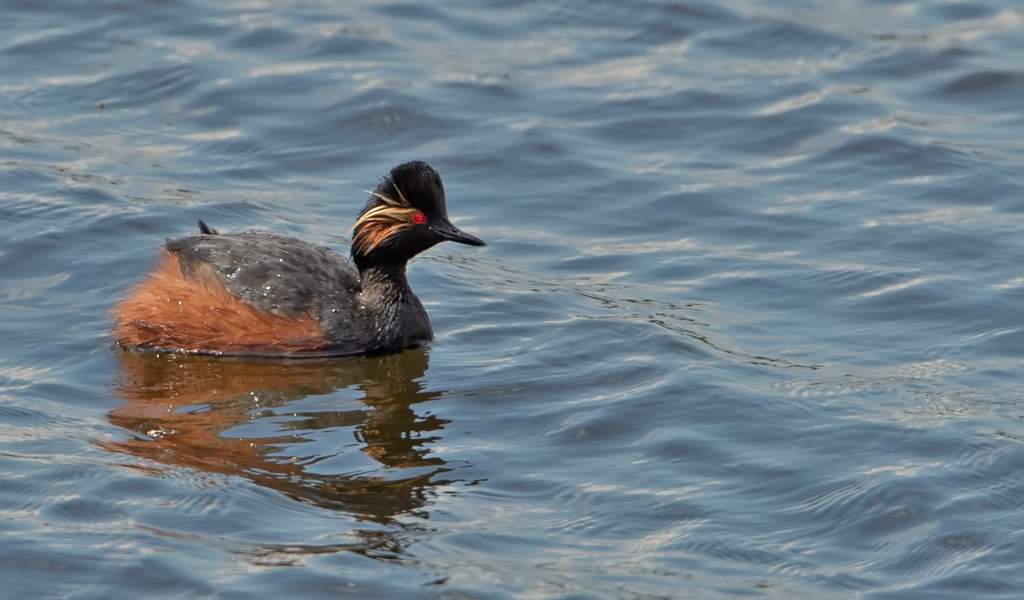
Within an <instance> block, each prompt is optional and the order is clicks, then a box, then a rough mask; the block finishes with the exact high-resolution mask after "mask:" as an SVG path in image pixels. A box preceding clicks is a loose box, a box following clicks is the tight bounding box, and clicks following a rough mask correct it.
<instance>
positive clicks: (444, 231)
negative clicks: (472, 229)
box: [431, 222, 487, 246]
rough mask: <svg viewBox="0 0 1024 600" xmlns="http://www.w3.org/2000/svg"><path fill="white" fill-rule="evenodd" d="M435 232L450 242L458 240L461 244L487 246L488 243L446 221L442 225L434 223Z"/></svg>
mask: <svg viewBox="0 0 1024 600" xmlns="http://www.w3.org/2000/svg"><path fill="white" fill-rule="evenodd" d="M431 229H433V230H434V233H436V234H437V235H439V236H441V237H442V238H443V239H446V240H448V241H450V242H458V243H460V244H469V245H470V246H486V245H487V244H486V243H485V242H484V241H483V240H482V239H480V238H478V237H476V236H474V235H469V234H468V233H466V232H465V231H462V230H461V229H459V228H458V227H456V226H454V225H452V224H451V223H448V222H445V223H441V224H440V225H434V226H433V227H431Z"/></svg>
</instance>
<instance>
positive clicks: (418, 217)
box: [412, 212, 427, 225]
mask: <svg viewBox="0 0 1024 600" xmlns="http://www.w3.org/2000/svg"><path fill="white" fill-rule="evenodd" d="M412 222H413V223H415V224H417V225H422V224H424V223H426V222H427V215H425V214H423V213H421V212H418V213H414V214H413V215H412Z"/></svg>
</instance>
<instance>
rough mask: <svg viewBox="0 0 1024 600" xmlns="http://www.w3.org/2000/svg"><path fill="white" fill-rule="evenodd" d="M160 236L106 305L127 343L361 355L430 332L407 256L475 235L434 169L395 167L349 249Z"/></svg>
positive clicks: (269, 238) (249, 236) (426, 337)
mask: <svg viewBox="0 0 1024 600" xmlns="http://www.w3.org/2000/svg"><path fill="white" fill-rule="evenodd" d="M199 228H200V234H199V235H194V236H189V237H183V238H179V239H176V240H168V242H167V244H166V245H165V246H164V249H165V252H164V257H163V261H162V262H161V264H160V266H159V268H158V269H157V271H156V272H155V273H153V274H152V275H151V276H150V277H149V278H147V279H146V280H144V281H143V282H141V283H140V284H138V285H137V286H136V287H135V288H134V289H133V290H132V292H131V294H130V295H129V297H128V298H126V299H125V300H124V301H122V302H121V303H120V304H118V305H117V307H116V308H115V309H114V311H113V315H114V335H115V336H116V337H117V339H118V341H119V342H121V343H122V344H124V345H128V346H135V347H139V348H154V349H163V350H168V351H179V352H199V353H215V354H221V353H226V354H268V353H269V354H316V355H322V354H337V355H341V354H362V353H373V352H381V351H388V350H397V349H400V348H407V347H410V346H417V345H420V344H423V343H425V342H428V341H430V340H431V339H433V336H434V334H433V329H432V328H431V326H430V319H429V318H428V317H427V312H426V310H424V308H423V305H422V304H421V303H420V301H419V298H417V297H416V295H415V294H413V292H412V289H411V288H410V287H409V282H408V281H407V280H406V277H405V268H406V264H407V263H408V262H409V260H410V259H412V257H414V256H416V255H417V254H419V253H420V252H423V251H424V250H426V249H428V248H430V247H431V246H434V245H435V244H437V243H439V242H443V241H446V240H449V241H453V242H460V243H463V244H469V245H471V246H483V245H485V244H484V242H483V241H481V240H479V239H478V238H476V237H474V236H472V235H469V234H468V233H464V232H462V231H460V230H459V229H458V228H456V227H455V226H454V225H452V224H451V222H450V221H449V220H448V213H447V209H446V208H445V196H444V186H443V185H442V184H441V177H440V176H439V175H438V174H437V171H435V170H434V169H432V168H431V167H430V166H429V165H428V164H426V163H424V162H419V161H413V162H408V163H405V164H403V165H399V166H398V167H395V168H394V169H393V170H392V171H391V173H390V174H389V175H388V176H387V177H385V178H384V180H383V181H382V182H381V183H380V185H378V186H377V189H376V190H375V191H374V192H373V193H372V194H371V195H370V199H369V201H368V202H367V203H366V207H365V208H363V210H362V212H361V213H359V218H358V219H357V220H356V224H355V226H354V227H353V235H352V260H351V261H349V260H347V259H345V258H344V257H342V256H339V255H338V254H335V253H334V252H331V251H330V250H328V249H326V248H321V247H319V246H314V245H313V244H309V243H307V242H303V241H300V240H297V239H294V238H287V237H281V236H277V235H270V234H264V233H253V232H246V233H239V234H233V235H220V234H219V233H217V232H216V231H215V230H213V229H210V228H209V227H207V226H206V225H205V224H204V223H203V222H202V221H200V222H199Z"/></svg>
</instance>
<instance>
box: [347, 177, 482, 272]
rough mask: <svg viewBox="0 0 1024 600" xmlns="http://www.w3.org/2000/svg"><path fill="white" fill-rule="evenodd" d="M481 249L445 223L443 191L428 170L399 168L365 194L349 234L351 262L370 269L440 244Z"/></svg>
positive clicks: (474, 240) (401, 262)
mask: <svg viewBox="0 0 1024 600" xmlns="http://www.w3.org/2000/svg"><path fill="white" fill-rule="evenodd" d="M446 240H447V241H452V242H460V243H462V244H469V245H471V246H485V245H486V244H484V242H483V241H482V240H480V239H478V238H476V237H474V236H472V235H469V234H468V233H464V232H462V231H460V230H459V229H458V228H457V227H455V226H454V225H452V223H451V221H449V220H448V210H447V208H446V207H445V199H444V185H442V183H441V176H440V175H438V174H437V171H435V170H434V169H432V168H431V167H430V165H428V164H427V163H425V162H421V161H412V162H407V163H405V164H402V165H399V166H397V167H395V168H394V169H392V170H391V173H389V174H388V176H387V177H385V178H384V180H383V181H381V182H380V185H378V186H377V189H376V190H374V191H373V192H372V193H371V194H370V200H369V201H368V202H367V203H366V207H365V208H363V210H362V212H360V213H359V218H358V219H356V224H355V226H354V227H353V228H352V260H353V261H355V263H356V266H357V267H359V268H360V269H364V268H366V267H369V266H371V265H392V266H400V265H404V264H405V263H406V262H407V261H408V260H409V259H411V258H412V257H413V256H416V255H417V254H419V253H420V252H423V251H424V250H426V249H427V248H430V247H431V246H434V245H435V244H438V243H440V242H443V241H446Z"/></svg>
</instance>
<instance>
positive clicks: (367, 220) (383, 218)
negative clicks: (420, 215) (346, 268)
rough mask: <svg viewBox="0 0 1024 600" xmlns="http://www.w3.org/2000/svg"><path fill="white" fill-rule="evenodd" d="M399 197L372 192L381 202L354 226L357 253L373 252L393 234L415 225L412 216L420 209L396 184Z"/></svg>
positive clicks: (353, 243)
mask: <svg viewBox="0 0 1024 600" xmlns="http://www.w3.org/2000/svg"><path fill="white" fill-rule="evenodd" d="M394 188H395V191H396V192H398V198H397V199H395V198H392V197H390V196H387V195H385V194H381V193H380V192H370V193H371V194H372V195H373V197H374V198H376V199H377V200H379V201H380V204H378V205H376V206H374V207H373V208H370V209H369V210H367V211H366V212H364V213H363V214H362V215H360V216H359V219H358V220H357V221H356V224H355V225H353V226H352V231H353V232H354V235H353V237H352V250H353V252H354V253H356V254H367V253H369V252H373V251H374V250H375V249H377V248H378V247H380V245H381V244H383V243H384V242H386V241H387V240H388V239H390V238H391V237H392V236H394V235H396V234H398V233H399V232H400V231H402V230H404V229H408V228H409V227H412V226H413V222H412V216H413V215H414V214H416V213H417V212H419V211H418V209H417V208H415V207H413V206H412V205H411V204H409V201H408V200H407V199H406V198H405V196H404V195H403V194H402V190H400V189H399V188H398V186H397V185H396V186H394Z"/></svg>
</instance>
